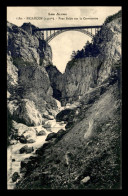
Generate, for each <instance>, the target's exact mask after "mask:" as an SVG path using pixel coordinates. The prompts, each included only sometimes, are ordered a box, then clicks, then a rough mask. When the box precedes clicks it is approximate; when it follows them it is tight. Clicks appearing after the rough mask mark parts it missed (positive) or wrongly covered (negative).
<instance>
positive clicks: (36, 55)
mask: <svg viewBox="0 0 128 196" xmlns="http://www.w3.org/2000/svg"><path fill="white" fill-rule="evenodd" d="M30 27H31V28H30ZM35 28H36V27H35V26H33V25H31V24H30V23H29V24H28V23H25V24H23V25H22V26H21V27H17V26H16V25H13V24H11V23H7V38H8V42H7V44H8V46H7V85H8V110H9V112H10V113H11V115H12V116H13V117H14V119H15V120H18V121H20V120H21V121H22V122H24V123H25V124H27V125H28V126H29V125H39V124H42V120H43V118H42V115H43V113H47V114H48V113H49V112H50V113H51V114H52V111H53V110H56V109H57V103H56V101H55V100H54V98H53V97H52V95H53V90H52V87H51V85H50V81H49V76H48V74H47V72H46V70H45V67H46V66H47V65H49V64H52V51H51V48H50V46H49V45H48V44H47V43H46V42H45V41H44V40H43V34H42V33H41V32H34V31H30V30H33V29H35ZM32 32H33V33H32ZM21 106H22V107H21ZM28 107H29V110H28ZM30 108H31V111H30ZM31 112H32V113H33V116H31V115H32V114H31V115H30V113H31ZM53 113H54V112H53ZM34 114H35V118H34ZM36 114H37V115H36ZM31 117H32V120H31V119H30V118H31Z"/></svg>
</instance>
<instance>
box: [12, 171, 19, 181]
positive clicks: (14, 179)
mask: <svg viewBox="0 0 128 196" xmlns="http://www.w3.org/2000/svg"><path fill="white" fill-rule="evenodd" d="M18 178H20V176H19V174H18V172H15V173H14V174H13V175H12V181H13V182H16V181H17V180H18Z"/></svg>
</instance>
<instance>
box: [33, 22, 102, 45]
mask: <svg viewBox="0 0 128 196" xmlns="http://www.w3.org/2000/svg"><path fill="white" fill-rule="evenodd" d="M101 27H102V26H79V27H78V26H77V27H58V28H38V29H33V30H32V34H33V33H34V32H37V31H41V32H42V33H43V39H44V40H45V41H46V42H47V43H49V42H50V41H51V40H52V39H54V38H55V37H56V36H57V35H59V34H61V33H63V32H66V31H79V32H81V33H84V34H85V35H88V36H89V37H91V38H93V37H94V36H95V35H96V34H97V32H98V31H99V30H100V29H101Z"/></svg>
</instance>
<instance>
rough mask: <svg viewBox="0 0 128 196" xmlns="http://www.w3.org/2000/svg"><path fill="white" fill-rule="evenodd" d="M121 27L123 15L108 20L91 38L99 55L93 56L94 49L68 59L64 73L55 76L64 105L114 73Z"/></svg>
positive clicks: (119, 53)
mask: <svg viewBox="0 0 128 196" xmlns="http://www.w3.org/2000/svg"><path fill="white" fill-rule="evenodd" d="M121 28H122V19H121V15H119V17H117V18H115V19H114V20H110V21H107V22H105V23H104V24H103V26H102V28H101V30H100V31H99V32H98V33H97V34H96V36H95V37H94V38H93V42H92V46H95V48H97V50H98V53H97V55H95V56H94V51H93V50H92V52H91V53H90V54H89V56H86V57H83V58H77V59H73V60H71V61H69V62H68V64H67V67H66V70H65V73H64V74H63V75H58V76H57V77H55V78H56V79H54V84H55V86H56V89H57V90H58V91H59V92H60V94H61V97H60V100H61V103H62V105H65V104H66V103H68V102H70V103H71V102H73V101H76V100H78V99H79V98H80V96H81V95H84V94H85V93H87V92H88V91H89V90H90V89H92V88H95V87H96V86H98V85H102V83H104V81H105V80H107V78H109V77H110V76H111V74H112V73H113V72H112V71H113V69H115V66H116V64H118V63H119V62H120V61H121ZM52 69H53V68H52ZM52 69H51V70H52ZM49 77H50V78H51V75H50V70H49ZM52 78H53V77H52ZM55 80H56V81H55ZM51 81H52V80H51Z"/></svg>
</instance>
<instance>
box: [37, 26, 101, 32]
mask: <svg viewBox="0 0 128 196" xmlns="http://www.w3.org/2000/svg"><path fill="white" fill-rule="evenodd" d="M101 27H102V26H101V25H97V26H79V27H78V26H76V27H55V28H40V29H35V30H34V31H48V30H66V29H93V28H101Z"/></svg>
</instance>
